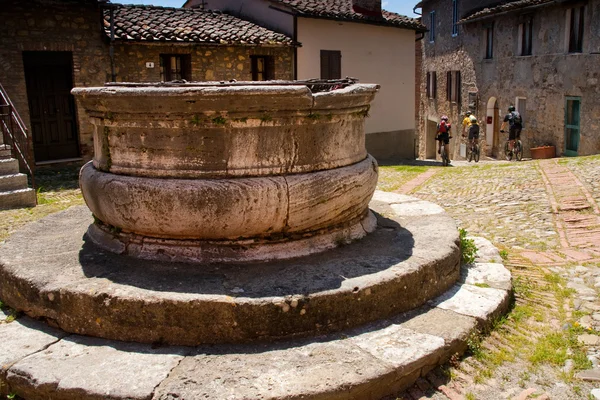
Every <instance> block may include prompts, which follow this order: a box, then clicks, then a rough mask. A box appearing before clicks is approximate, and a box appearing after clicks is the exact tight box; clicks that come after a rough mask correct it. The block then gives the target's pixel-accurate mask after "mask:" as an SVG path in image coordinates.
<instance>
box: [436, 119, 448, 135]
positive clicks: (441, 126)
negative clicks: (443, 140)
mask: <svg viewBox="0 0 600 400" xmlns="http://www.w3.org/2000/svg"><path fill="white" fill-rule="evenodd" d="M437 130H438V133H448V132H449V131H450V124H447V123H446V122H444V121H442V122H440V123H439V124H438V126H437Z"/></svg>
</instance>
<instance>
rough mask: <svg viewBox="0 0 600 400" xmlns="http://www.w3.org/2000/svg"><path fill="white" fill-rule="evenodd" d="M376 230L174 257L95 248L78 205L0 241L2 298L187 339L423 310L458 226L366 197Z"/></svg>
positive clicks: (53, 314) (99, 327)
mask: <svg viewBox="0 0 600 400" xmlns="http://www.w3.org/2000/svg"><path fill="white" fill-rule="evenodd" d="M370 207H371V209H372V210H373V211H374V212H375V214H376V215H377V228H376V229H375V231H374V232H373V233H371V234H369V235H367V236H366V237H365V238H363V239H361V240H359V241H356V242H352V243H350V244H342V245H341V246H340V247H338V248H336V249H333V250H330V251H327V252H324V253H320V254H314V255H311V256H307V257H302V258H295V259H289V260H279V261H271V262H265V263H254V264H228V265H223V264H183V263H171V262H166V261H148V260H140V259H136V258H132V257H128V256H122V255H117V254H113V253H112V252H109V251H103V250H101V249H100V248H98V247H97V246H96V245H94V244H93V243H92V242H91V241H89V240H87V237H86V236H85V232H86V229H87V227H88V226H89V224H90V223H91V222H92V216H91V214H90V212H89V210H87V209H86V208H85V207H73V208H71V209H69V210H67V211H65V212H62V213H58V214H55V215H51V216H49V217H47V218H45V219H43V220H41V221H39V222H36V223H33V224H30V225H28V226H27V227H25V228H24V229H23V230H21V231H19V232H17V233H15V234H14V235H13V236H11V238H10V239H9V240H8V241H7V242H6V243H5V244H3V245H2V246H1V247H0V299H2V300H3V301H4V302H5V303H6V304H8V305H10V306H11V307H13V308H15V309H17V310H20V311H24V312H25V313H26V314H27V315H28V316H30V317H34V318H37V319H43V320H45V321H47V322H48V323H49V324H50V325H52V326H56V327H59V328H60V329H62V330H64V331H66V332H70V333H76V334H82V335H87V336H95V337H101V338H106V339H115V340H123V341H132V342H140V343H154V344H157V343H160V344H170V345H186V346H196V345H201V344H214V343H244V342H255V341H272V340H280V339H291V338H300V337H308V336H315V335H322V334H327V333H332V332H340V331H343V330H347V329H350V328H355V327H358V326H361V325H364V324H366V323H369V322H374V321H378V320H380V319H384V318H389V317H392V316H395V315H397V314H399V313H401V312H406V311H409V310H412V309H414V308H416V307H420V306H422V305H424V304H425V303H426V302H427V301H429V300H432V299H433V298H435V297H437V296H439V295H441V294H442V293H444V292H446V291H447V290H448V289H449V288H451V287H452V285H454V284H455V283H456V282H457V280H458V279H459V275H460V271H459V270H460V250H459V238H458V231H457V229H456V225H455V223H454V221H453V220H452V218H451V217H450V216H449V215H447V214H446V213H445V212H444V210H443V209H442V208H441V207H439V206H437V205H435V204H432V203H429V202H426V201H421V200H418V199H416V198H413V197H408V196H402V195H396V194H389V193H384V192H376V194H375V196H374V198H373V200H372V201H371V203H370Z"/></svg>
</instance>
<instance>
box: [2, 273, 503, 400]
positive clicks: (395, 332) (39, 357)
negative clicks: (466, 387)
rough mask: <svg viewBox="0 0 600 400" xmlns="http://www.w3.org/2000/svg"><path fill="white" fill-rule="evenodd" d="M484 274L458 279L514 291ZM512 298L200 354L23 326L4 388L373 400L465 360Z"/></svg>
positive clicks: (14, 329) (9, 350)
mask: <svg viewBox="0 0 600 400" xmlns="http://www.w3.org/2000/svg"><path fill="white" fill-rule="evenodd" d="M471 267H475V268H471ZM481 269H482V268H481V267H480V266H478V265H477V264H475V265H474V266H470V267H463V271H462V274H463V276H466V278H465V280H466V281H467V282H468V281H472V282H479V283H486V284H488V285H490V286H496V287H506V286H507V284H510V276H509V281H508V282H507V281H505V280H504V278H502V279H503V280H502V281H495V280H494V279H495V278H493V277H490V276H489V275H487V274H486V273H485V272H483V273H481V272H474V273H473V274H471V272H470V271H481ZM501 275H502V276H505V274H504V273H503V274H501ZM509 298H510V290H503V289H494V288H491V287H490V288H488V287H478V286H474V285H471V284H468V283H463V284H457V285H455V286H453V287H452V288H451V289H450V290H449V291H448V292H446V293H444V294H443V295H442V296H440V297H439V298H436V299H434V300H432V301H430V302H429V303H428V305H426V306H423V307H421V308H419V309H416V310H412V311H411V312H408V313H404V314H401V315H399V316H397V317H394V318H391V319H386V320H382V321H379V322H376V323H372V324H368V325H366V326H363V327H361V328H357V329H352V330H348V331H345V332H342V333H337V334H332V335H328V336H321V337H317V338H313V339H304V340H292V341H287V342H275V343H269V344H246V345H212V346H198V347H183V346H160V345H159V346H157V345H149V344H139V343H124V342H118V341H111V340H106V339H99V338H91V337H85V336H80V335H75V334H71V335H69V334H67V333H65V332H63V331H61V330H59V329H55V328H50V327H48V326H47V325H45V324H43V323H41V322H38V321H35V320H32V319H30V318H28V317H21V318H19V319H17V320H16V321H14V322H11V323H4V324H0V336H1V337H2V338H3V339H2V341H0V365H4V366H6V369H5V371H4V373H3V374H0V380H3V381H4V382H1V381H0V383H3V384H4V385H5V386H4V389H5V391H6V392H7V393H15V394H17V395H19V396H21V397H23V398H28V399H29V398H31V399H34V398H35V399H37V398H52V399H54V400H75V399H77V400H92V399H99V398H110V399H113V400H117V399H132V398H133V399H153V400H170V399H198V398H202V399H207V400H213V399H214V400H221V399H259V398H260V399H268V400H280V399H281V400H283V399H291V398H293V399H296V398H302V399H319V400H330V399H331V400H334V399H335V400H340V399H355V400H361V399H369V400H378V399H381V398H382V397H384V396H389V395H393V394H396V393H398V392H399V391H401V390H403V389H405V388H407V387H410V386H411V385H412V384H413V383H414V382H416V381H417V379H419V377H422V376H425V375H426V374H427V373H428V372H429V371H431V370H432V369H433V368H435V367H436V366H438V365H440V364H443V363H444V362H446V361H447V360H448V359H449V358H450V357H451V356H452V355H454V354H456V353H458V354H462V353H463V352H464V351H465V350H466V349H467V347H468V346H467V341H468V340H469V338H470V337H471V336H472V334H475V333H476V332H477V333H478V332H479V331H481V330H485V329H487V328H488V327H489V326H490V324H491V323H492V321H493V320H494V319H495V318H497V316H498V315H500V314H502V313H505V312H506V311H507V310H508V307H509ZM108 365H110V366H109V367H108ZM132 382H135V384H132Z"/></svg>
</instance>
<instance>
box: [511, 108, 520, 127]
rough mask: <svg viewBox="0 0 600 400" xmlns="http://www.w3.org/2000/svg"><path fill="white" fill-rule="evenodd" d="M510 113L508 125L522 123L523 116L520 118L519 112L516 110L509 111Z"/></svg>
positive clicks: (518, 125)
mask: <svg viewBox="0 0 600 400" xmlns="http://www.w3.org/2000/svg"><path fill="white" fill-rule="evenodd" d="M510 115H511V116H510V117H509V119H508V122H509V123H510V126H517V127H520V126H522V125H523V118H521V114H519V112H518V111H511V112H510Z"/></svg>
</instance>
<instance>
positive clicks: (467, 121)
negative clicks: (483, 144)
mask: <svg viewBox="0 0 600 400" xmlns="http://www.w3.org/2000/svg"><path fill="white" fill-rule="evenodd" d="M462 127H463V130H462V135H463V136H466V135H467V132H469V128H470V127H471V111H467V112H466V113H465V118H464V119H463V122H462Z"/></svg>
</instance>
